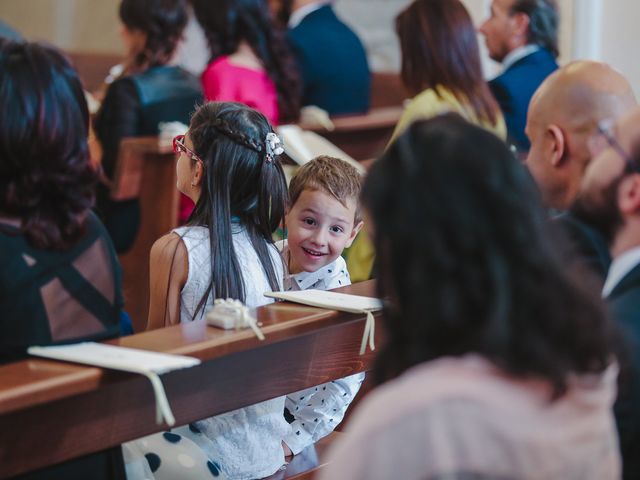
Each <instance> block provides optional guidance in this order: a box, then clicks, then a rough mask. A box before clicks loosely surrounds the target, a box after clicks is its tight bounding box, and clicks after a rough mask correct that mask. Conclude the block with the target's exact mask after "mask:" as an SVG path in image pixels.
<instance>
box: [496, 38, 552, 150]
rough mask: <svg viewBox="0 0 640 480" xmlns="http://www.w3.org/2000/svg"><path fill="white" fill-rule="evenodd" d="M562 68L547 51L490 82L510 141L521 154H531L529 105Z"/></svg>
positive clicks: (513, 66) (542, 49)
mask: <svg viewBox="0 0 640 480" xmlns="http://www.w3.org/2000/svg"><path fill="white" fill-rule="evenodd" d="M557 68H558V64H557V63H556V60H555V58H554V57H553V55H552V54H551V52H549V50H546V49H544V48H541V49H540V50H538V51H537V52H534V53H532V54H530V55H527V56H526V57H524V58H521V59H520V60H518V61H517V62H515V63H514V64H513V65H511V66H510V67H509V68H508V69H507V70H505V71H504V72H503V73H502V74H501V75H499V76H497V77H496V78H494V79H493V80H491V81H490V82H489V86H490V87H491V91H492V92H493V95H494V96H495V97H496V100H497V101H498V104H499V105H500V108H501V109H502V113H503V114H504V119H505V122H506V123H507V132H508V136H509V141H510V142H511V143H512V144H513V145H515V146H516V148H517V149H518V150H519V151H527V150H529V147H530V143H529V139H528V138H527V136H526V135H525V133H524V128H525V126H526V124H527V110H528V109H529V101H531V97H532V96H533V94H534V92H535V91H536V90H537V89H538V87H539V86H540V84H541V83H542V81H543V80H544V79H545V78H547V77H548V76H549V74H551V73H552V72H553V71H554V70H556V69H557Z"/></svg>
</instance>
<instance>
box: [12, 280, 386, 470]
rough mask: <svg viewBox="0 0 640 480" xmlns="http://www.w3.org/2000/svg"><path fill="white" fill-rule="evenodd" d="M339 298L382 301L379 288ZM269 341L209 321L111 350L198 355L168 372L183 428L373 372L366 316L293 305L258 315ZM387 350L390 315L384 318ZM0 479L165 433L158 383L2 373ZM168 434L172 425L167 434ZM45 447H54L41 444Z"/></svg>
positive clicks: (20, 366) (51, 369) (84, 374)
mask: <svg viewBox="0 0 640 480" xmlns="http://www.w3.org/2000/svg"><path fill="white" fill-rule="evenodd" d="M339 291H342V292H345V293H354V294H359V295H373V294H374V293H375V285H374V282H373V281H370V282H363V283H360V284H356V285H352V286H350V287H344V288H342V289H339ZM257 316H258V320H259V322H261V323H262V324H263V332H264V333H265V335H266V340H265V341H264V342H260V341H259V340H258V339H257V338H255V337H254V336H253V333H252V332H251V331H250V330H243V331H239V332H236V331H223V330H219V329H216V328H213V327H208V326H206V324H205V323H204V322H202V321H196V322H192V323H189V324H184V325H177V326H174V327H169V328H165V329H161V330H154V331H151V332H145V333H142V334H138V335H133V336H130V337H125V338H122V339H118V340H114V341H111V342H110V343H113V344H117V345H123V346H127V347H135V348H141V349H147V350H153V351H159V352H168V353H176V354H184V355H192V356H195V357H197V358H199V359H201V360H202V362H203V363H202V364H201V365H199V366H197V367H193V368H190V369H187V370H180V371H176V372H172V373H169V374H166V375H163V377H162V380H163V383H164V386H165V389H166V392H167V395H168V398H169V402H170V404H171V407H172V409H173V412H174V414H175V417H176V421H177V425H183V424H186V423H188V422H192V421H194V420H198V419H201V418H205V417H208V416H211V415H216V414H220V413H223V412H228V411H230V410H234V409H237V408H241V407H244V406H247V405H251V404H254V403H256V402H260V401H264V400H267V399H270V398H274V397H277V396H280V395H284V394H287V393H291V392H294V391H297V390H300V389H302V388H307V387H310V386H313V385H317V384H321V383H324V382H327V381H330V380H333V379H336V378H342V377H345V376H347V375H351V374H354V373H357V372H362V371H366V370H368V369H369V368H370V366H371V362H372V359H373V354H372V352H367V353H366V354H365V355H364V356H360V355H359V347H360V340H361V337H362V333H363V329H364V324H365V316H364V315H354V314H347V313H340V312H335V311H330V310H323V309H317V308H311V307H305V306H302V305H295V304H290V303H276V304H273V305H268V306H265V307H261V308H259V309H258V310H257ZM376 323H377V325H376V327H377V328H376V332H377V335H378V337H377V339H376V341H377V344H378V345H381V342H382V338H381V337H382V335H381V333H382V332H381V326H382V325H381V315H380V314H377V315H376ZM0 379H1V380H0V426H1V427H2V428H0V478H6V477H9V476H13V475H16V474H20V473H24V472H27V471H31V470H35V469H38V468H42V467H45V466H48V465H54V464H56V463H59V462H62V461H65V460H69V459H72V458H76V457H79V456H82V455H86V454H89V453H92V452H97V451H100V450H104V449H106V448H109V447H112V446H114V445H118V444H120V443H122V442H126V441H128V440H132V439H135V438H138V437H141V436H144V435H148V434H151V433H154V432H158V431H161V430H163V428H162V426H157V425H156V424H155V402H154V398H153V393H152V389H151V386H150V384H149V381H148V380H147V379H146V378H144V377H142V376H138V375H133V374H127V373H120V372H113V371H107V370H103V369H100V368H92V367H85V366H80V365H75V364H69V363H63V362H54V361H49V360H41V359H29V360H25V361H21V362H16V363H13V364H9V365H5V366H1V367H0ZM164 428H166V426H165V427H164ZM42 445H46V448H36V446H42Z"/></svg>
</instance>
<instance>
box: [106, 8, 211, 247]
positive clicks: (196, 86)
mask: <svg viewBox="0 0 640 480" xmlns="http://www.w3.org/2000/svg"><path fill="white" fill-rule="evenodd" d="M187 8H188V6H187V3H186V0H122V2H121V3H120V20H121V21H122V38H123V40H124V43H125V45H126V47H127V59H126V62H125V66H124V72H123V74H122V76H121V77H120V78H118V79H117V80H115V81H114V82H113V83H112V84H111V85H109V88H108V89H107V93H106V96H105V99H104V102H103V103H102V107H101V109H100V111H99V112H98V114H97V117H96V119H95V132H96V137H97V138H98V140H99V141H100V144H101V146H102V150H103V156H102V169H103V171H104V173H105V175H106V177H107V179H109V180H112V179H113V177H114V174H115V167H116V161H117V157H118V149H119V146H120V141H121V140H122V139H123V138H124V137H136V136H145V135H156V134H157V133H158V124H159V123H160V122H169V121H179V122H182V123H184V124H188V123H189V115H190V114H191V112H192V111H193V110H194V108H195V105H196V104H197V103H199V102H200V101H201V100H202V93H201V87H200V83H199V81H198V79H197V78H196V77H194V76H193V75H191V74H190V73H188V72H187V71H185V70H183V69H181V68H179V67H176V66H173V65H171V64H170V62H171V60H172V58H173V55H174V53H175V51H176V47H177V45H178V42H179V40H180V39H181V37H182V32H183V30H184V27H185V25H186V23H187V14H188V11H187ZM98 211H99V213H100V214H101V216H102V217H103V219H104V222H105V225H106V227H107V230H108V231H109V233H110V234H111V237H112V238H113V241H114V244H115V247H116V250H117V251H118V252H125V251H127V250H128V249H129V248H130V247H131V245H132V244H133V241H134V240H135V236H136V233H137V231H138V225H139V223H140V208H139V205H138V200H137V199H134V200H126V201H118V202H116V201H112V200H110V198H109V189H108V187H107V186H102V188H101V189H100V190H99V196H98Z"/></svg>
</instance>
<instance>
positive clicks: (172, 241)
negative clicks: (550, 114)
mask: <svg viewBox="0 0 640 480" xmlns="http://www.w3.org/2000/svg"><path fill="white" fill-rule="evenodd" d="M188 274H189V260H188V255H187V248H186V247H185V245H184V242H183V241H182V239H181V238H180V237H179V236H178V235H177V234H175V233H169V234H167V235H165V236H163V237H161V238H159V239H158V240H156V242H155V243H154V244H153V247H151V253H150V259H149V279H150V281H149V318H148V321H147V330H155V329H156V328H162V327H168V326H170V325H176V324H178V323H180V292H181V291H182V288H183V287H184V285H185V283H186V282H187V276H188Z"/></svg>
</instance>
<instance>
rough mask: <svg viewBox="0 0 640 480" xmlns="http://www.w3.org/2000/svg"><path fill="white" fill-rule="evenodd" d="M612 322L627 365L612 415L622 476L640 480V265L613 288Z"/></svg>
mask: <svg viewBox="0 0 640 480" xmlns="http://www.w3.org/2000/svg"><path fill="white" fill-rule="evenodd" d="M608 302H609V306H610V307H611V311H612V313H613V318H614V319H615V320H616V322H617V323H618V325H619V326H620V327H621V328H622V330H623V335H624V339H625V340H626V341H627V344H628V347H629V358H628V360H630V362H628V365H626V367H627V368H625V363H624V362H623V364H622V369H621V373H620V380H619V392H618V399H617V400H616V403H615V405H614V414H615V417H616V424H617V427H618V434H619V436H620V451H621V453H622V474H623V478H624V479H625V480H627V479H628V480H631V479H638V478H640V265H636V267H635V268H634V269H633V270H631V271H630V272H629V273H628V274H627V275H626V276H625V277H624V278H623V279H622V280H620V283H618V285H616V286H615V288H614V289H613V291H612V292H611V294H610V295H609V297H608Z"/></svg>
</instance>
